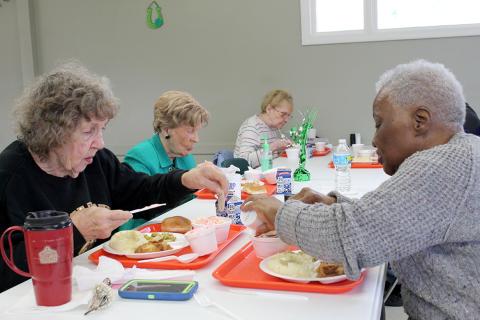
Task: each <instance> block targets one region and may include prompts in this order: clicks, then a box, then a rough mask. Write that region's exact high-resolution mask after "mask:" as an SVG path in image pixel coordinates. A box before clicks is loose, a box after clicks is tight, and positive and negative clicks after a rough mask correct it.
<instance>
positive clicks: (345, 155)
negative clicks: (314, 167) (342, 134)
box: [333, 139, 352, 192]
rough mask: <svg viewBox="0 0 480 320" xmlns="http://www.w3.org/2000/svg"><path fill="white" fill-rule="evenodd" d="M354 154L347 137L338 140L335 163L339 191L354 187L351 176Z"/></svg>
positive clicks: (336, 185) (334, 156)
mask: <svg viewBox="0 0 480 320" xmlns="http://www.w3.org/2000/svg"><path fill="white" fill-rule="evenodd" d="M351 163H352V154H351V152H350V149H349V148H348V146H347V141H346V140H345V139H339V140H338V146H336V147H335V150H334V152H333V164H334V165H335V189H336V190H337V191H338V192H349V191H350V189H351V187H352V179H351V177H350V165H351Z"/></svg>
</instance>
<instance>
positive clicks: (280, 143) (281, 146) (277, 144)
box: [270, 139, 292, 151]
mask: <svg viewBox="0 0 480 320" xmlns="http://www.w3.org/2000/svg"><path fill="white" fill-rule="evenodd" d="M291 145H292V141H290V140H288V139H277V140H274V141H272V142H271V143H270V149H271V150H272V151H283V150H285V149H286V148H288V147H289V146H291Z"/></svg>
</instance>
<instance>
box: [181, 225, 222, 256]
mask: <svg viewBox="0 0 480 320" xmlns="http://www.w3.org/2000/svg"><path fill="white" fill-rule="evenodd" d="M185 237H186V238H187V240H188V242H189V243H190V247H191V248H192V251H193V252H195V253H196V254H198V255H199V256H204V255H207V254H210V253H212V252H214V251H215V250H217V249H218V245H217V237H216V236H215V228H214V227H213V226H205V227H202V228H195V229H193V230H190V231H188V232H187V233H185Z"/></svg>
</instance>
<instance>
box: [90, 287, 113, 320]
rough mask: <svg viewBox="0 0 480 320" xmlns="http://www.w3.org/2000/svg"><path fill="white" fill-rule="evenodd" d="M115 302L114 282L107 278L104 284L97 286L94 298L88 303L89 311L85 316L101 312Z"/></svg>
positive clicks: (94, 290)
mask: <svg viewBox="0 0 480 320" xmlns="http://www.w3.org/2000/svg"><path fill="white" fill-rule="evenodd" d="M112 301H113V290H112V281H110V279H109V278H105V279H104V280H103V282H102V283H100V284H97V285H96V286H95V288H94V289H93V296H92V299H91V300H90V302H89V303H88V311H87V312H85V315H87V314H89V313H90V312H92V311H95V310H101V309H104V308H106V307H108V306H109V305H110V304H111V303H112Z"/></svg>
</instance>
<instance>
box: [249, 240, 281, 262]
mask: <svg viewBox="0 0 480 320" xmlns="http://www.w3.org/2000/svg"><path fill="white" fill-rule="evenodd" d="M252 243H253V249H254V250H255V255H256V256H257V257H258V258H260V259H264V258H267V257H270V256H271V255H274V254H275V253H279V252H282V251H285V250H287V248H288V244H286V243H285V242H283V241H282V240H280V238H261V237H253V239H252Z"/></svg>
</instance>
